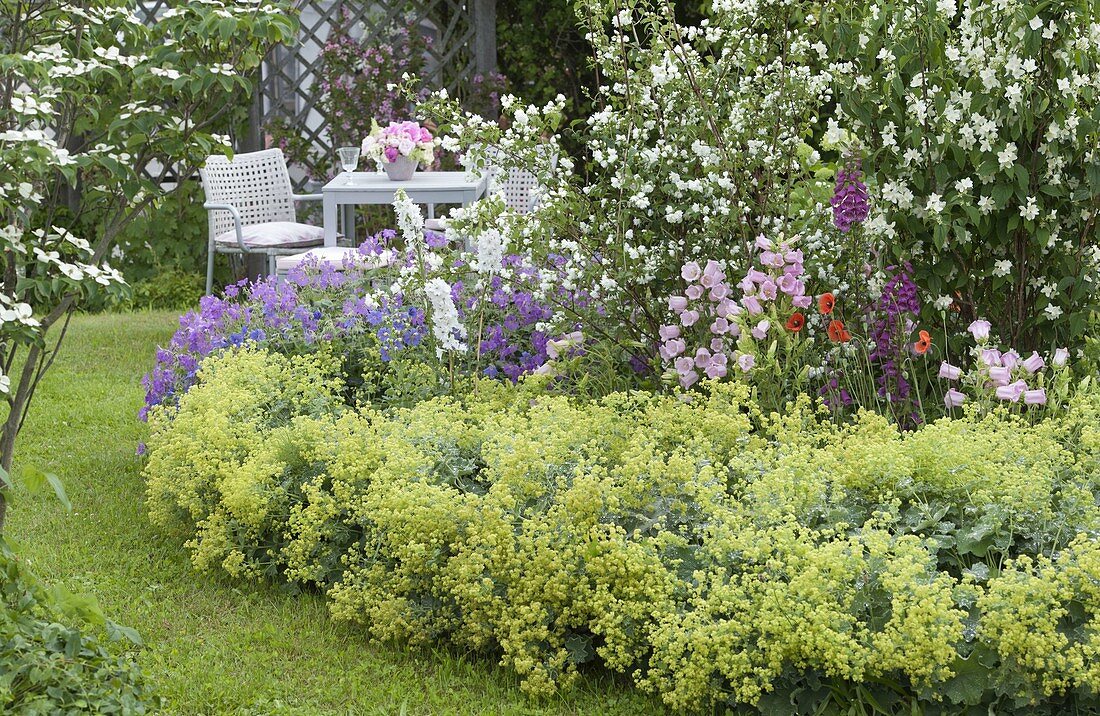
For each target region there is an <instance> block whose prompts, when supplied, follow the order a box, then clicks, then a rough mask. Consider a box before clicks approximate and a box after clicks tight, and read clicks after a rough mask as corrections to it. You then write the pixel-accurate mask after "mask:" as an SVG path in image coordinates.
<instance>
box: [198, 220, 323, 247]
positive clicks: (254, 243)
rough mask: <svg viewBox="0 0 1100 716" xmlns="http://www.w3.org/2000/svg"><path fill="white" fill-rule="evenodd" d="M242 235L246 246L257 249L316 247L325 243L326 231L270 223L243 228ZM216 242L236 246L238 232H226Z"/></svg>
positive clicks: (296, 225)
mask: <svg viewBox="0 0 1100 716" xmlns="http://www.w3.org/2000/svg"><path fill="white" fill-rule="evenodd" d="M241 235H242V236H243V237H244V245H245V246H247V247H249V248H256V249H272V248H294V247H297V246H303V247H304V246H316V245H317V244H321V243H324V241H325V230H324V229H323V228H321V227H320V226H310V225H309V224H299V223H296V222H293V221H269V222H267V223H264V224H251V225H250V226H242V227H241ZM214 241H215V242H217V243H218V244H221V245H223V246H225V245H228V246H236V245H237V232H236V231H226V232H225V233H224V234H218V236H217V237H215V239H214Z"/></svg>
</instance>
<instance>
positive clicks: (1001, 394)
mask: <svg viewBox="0 0 1100 716" xmlns="http://www.w3.org/2000/svg"><path fill="white" fill-rule="evenodd" d="M1026 392H1027V383H1025V382H1024V381H1022V380H1018V381H1016V382H1015V383H1011V384H1009V385H1002V386H1000V387H999V388H997V399H998V400H1008V401H1011V402H1013V403H1016V402H1019V400H1020V397H1021V396H1023V394H1024V393H1026Z"/></svg>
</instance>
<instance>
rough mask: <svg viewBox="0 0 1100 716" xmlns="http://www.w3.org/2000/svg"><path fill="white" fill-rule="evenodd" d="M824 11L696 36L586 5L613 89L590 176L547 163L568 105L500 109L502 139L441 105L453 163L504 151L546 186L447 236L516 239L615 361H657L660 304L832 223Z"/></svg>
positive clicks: (727, 15)
mask: <svg viewBox="0 0 1100 716" xmlns="http://www.w3.org/2000/svg"><path fill="white" fill-rule="evenodd" d="M813 6H814V3H809V2H805V3H803V2H793V3H792V2H764V3H749V4H742V3H728V2H719V3H716V4H715V6H714V7H713V18H712V20H710V21H708V22H707V23H706V24H705V25H703V26H699V27H692V26H685V25H681V24H678V23H677V22H676V21H675V20H674V19H673V18H672V17H671V15H670V12H671V10H670V8H669V6H668V5H667V4H666V3H660V2H649V1H648V0H642V1H640V2H633V1H632V2H615V3H605V2H582V3H579V5H578V16H579V17H580V21H581V23H582V27H583V28H584V29H585V31H586V33H587V36H588V38H589V40H590V41H591V42H592V44H593V46H594V48H595V51H596V52H595V60H596V63H597V67H598V69H599V74H600V77H601V79H602V84H601V86H600V87H599V88H598V90H597V92H596V95H595V97H594V104H595V107H596V109H595V111H594V112H593V114H592V115H591V116H590V117H589V118H588V119H587V121H586V123H585V124H584V126H583V127H579V128H577V129H576V130H575V131H577V132H578V135H579V138H580V139H582V140H583V145H584V147H585V150H586V154H587V155H586V156H585V159H586V165H585V166H583V167H581V166H578V167H574V166H573V164H572V163H571V162H569V161H568V160H566V161H559V162H558V164H557V165H551V164H550V163H549V162H545V161H543V162H542V163H541V164H540V162H539V161H538V156H539V152H538V151H537V150H539V149H540V148H541V150H542V152H541V153H542V155H546V154H552V153H553V151H548V149H549V150H556V149H557V147H558V146H560V141H559V137H558V136H557V135H556V134H555V129H556V123H557V121H558V120H559V119H560V111H561V105H562V102H563V101H564V98H561V97H559V98H558V100H557V101H556V102H552V103H550V104H549V105H547V106H545V107H541V108H539V107H534V106H524V105H523V104H522V103H520V102H519V101H518V100H516V99H515V98H511V97H505V98H504V99H503V101H502V106H503V110H504V115H505V117H506V118H507V120H506V129H504V130H502V129H500V128H499V127H498V126H497V125H496V124H495V123H491V122H487V121H485V120H483V119H481V118H477V117H471V116H469V115H466V116H462V114H461V112H460V111H459V110H458V107H457V105H455V104H454V103H447V102H446V101H445V98H444V99H441V98H440V97H438V96H436V97H433V98H431V99H429V100H428V101H427V102H425V103H423V104H422V105H421V111H422V112H424V113H425V114H427V115H429V116H431V117H433V118H434V119H436V120H437V121H438V122H439V123H440V125H441V126H442V127H444V128H445V129H446V130H447V131H448V134H449V137H448V138H447V139H445V140H444V145H443V146H444V148H449V149H452V150H458V151H464V152H467V153H468V154H470V155H472V156H474V157H475V158H476V157H478V151H479V150H478V147H485V146H489V147H495V148H496V150H497V151H498V152H499V154H500V155H501V158H500V159H499V160H498V163H503V164H504V165H505V166H510V165H511V166H522V167H525V168H529V169H532V170H533V171H536V173H539V176H540V181H541V182H542V184H543V187H544V188H543V196H542V197H541V201H540V203H539V205H538V207H537V208H536V209H535V211H534V212H532V213H531V214H529V215H515V214H514V213H508V212H505V215H503V216H502V214H501V212H500V211H499V207H498V206H494V205H493V204H492V203H489V202H487V203H485V204H483V205H482V206H479V207H475V208H473V209H466V210H463V211H461V212H459V213H457V214H456V215H455V216H453V217H452V226H453V227H454V228H455V230H456V231H458V232H459V233H464V234H465V235H469V236H473V235H476V234H477V233H478V232H479V231H481V230H483V229H485V228H487V227H489V226H493V225H498V226H499V225H502V224H506V225H508V226H509V227H510V228H511V231H512V233H513V237H512V241H513V242H515V243H516V244H517V245H519V246H522V247H524V248H526V249H530V250H531V251H532V252H534V253H535V254H537V255H539V256H540V257H541V258H542V259H544V260H547V261H558V262H561V269H562V276H561V285H562V286H564V287H565V288H567V289H570V290H573V289H583V290H584V291H586V292H587V293H588V295H589V296H590V297H591V298H592V299H593V300H592V302H591V303H589V304H587V308H588V309H589V310H588V313H587V314H586V315H585V316H583V318H585V319H592V318H594V316H593V315H592V310H591V309H592V308H593V307H594V306H596V305H599V306H600V307H601V309H602V310H603V311H605V312H606V315H599V316H598V317H596V318H597V320H588V321H586V325H588V326H590V327H591V330H592V332H593V333H594V334H595V335H594V336H593V337H599V338H600V339H601V340H603V341H604V342H605V343H608V344H611V345H614V346H617V348H618V351H617V356H618V358H619V359H623V358H631V357H634V358H637V357H638V356H643V357H652V355H653V352H654V350H655V345H656V343H655V341H656V339H657V336H658V329H659V327H660V326H661V324H662V323H663V322H664V320H665V318H666V316H665V314H664V308H663V301H662V297H663V296H666V295H668V294H669V293H671V292H672V291H673V290H674V289H675V288H677V285H678V282H679V280H680V268H681V266H683V264H684V263H685V262H687V261H691V260H696V261H704V262H705V261H706V260H708V259H716V260H719V261H720V262H721V263H722V264H723V265H724V266H727V267H729V268H731V269H733V270H743V269H744V268H747V265H748V263H749V262H750V261H751V258H752V255H753V250H752V246H753V242H754V240H755V238H756V236H757V235H759V234H761V233H766V234H768V235H769V236H772V237H775V238H776V239H777V240H783V239H784V238H785V237H792V236H793V235H794V234H796V233H798V232H800V231H804V230H806V229H808V228H812V227H814V226H816V225H817V224H820V223H822V222H824V221H827V212H826V211H824V210H822V208H821V204H822V202H823V201H824V200H825V199H826V198H827V196H828V194H829V193H830V191H831V188H832V187H831V183H830V177H829V176H828V175H827V174H822V173H820V171H819V170H820V169H821V157H820V155H819V154H818V153H817V152H815V151H813V150H812V149H811V148H810V146H809V145H808V144H807V141H806V140H807V139H808V138H809V137H810V135H811V133H812V129H813V127H815V126H816V124H817V108H818V107H819V106H820V105H821V104H822V103H823V102H825V101H827V100H828V98H829V96H830V88H831V85H832V75H831V73H830V72H829V70H828V67H827V65H826V63H825V60H826V59H827V57H826V53H825V51H824V48H823V47H821V46H818V45H815V43H814V42H813V41H812V40H811V38H812V33H811V32H810V31H809V30H807V29H806V25H805V23H804V21H803V20H804V17H805V15H806V13H807V12H808V9H809V8H811V7H813ZM787 28H789V29H790V30H789V33H788V34H787V35H784V34H783V33H784V32H787ZM563 159H564V158H563ZM475 164H476V162H475ZM579 318H582V317H580V316H577V315H575V314H572V313H571V312H570V311H568V310H565V309H564V308H563V309H561V310H558V311H556V313H555V327H556V329H557V330H560V331H562V332H568V329H569V326H570V324H572V323H573V322H575V321H577V320H578V319H579ZM620 364H622V360H620Z"/></svg>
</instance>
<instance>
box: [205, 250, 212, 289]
mask: <svg viewBox="0 0 1100 716" xmlns="http://www.w3.org/2000/svg"><path fill="white" fill-rule="evenodd" d="M213 288H214V247H213V246H210V247H208V248H207V250H206V295H207V296H209V295H210V292H211V291H212V290H213Z"/></svg>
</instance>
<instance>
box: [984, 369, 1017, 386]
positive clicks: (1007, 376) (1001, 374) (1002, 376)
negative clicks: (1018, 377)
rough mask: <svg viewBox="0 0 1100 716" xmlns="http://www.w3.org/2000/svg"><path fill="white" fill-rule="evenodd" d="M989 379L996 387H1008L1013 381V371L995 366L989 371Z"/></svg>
mask: <svg viewBox="0 0 1100 716" xmlns="http://www.w3.org/2000/svg"><path fill="white" fill-rule="evenodd" d="M989 377H990V378H992V379H993V384H994V385H999V386H1000V385H1008V384H1009V382H1010V381H1011V380H1012V371H1011V370H1009V369H1008V368H1005V367H1004V366H999V365H998V366H993V367H992V368H990V369H989Z"/></svg>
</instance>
